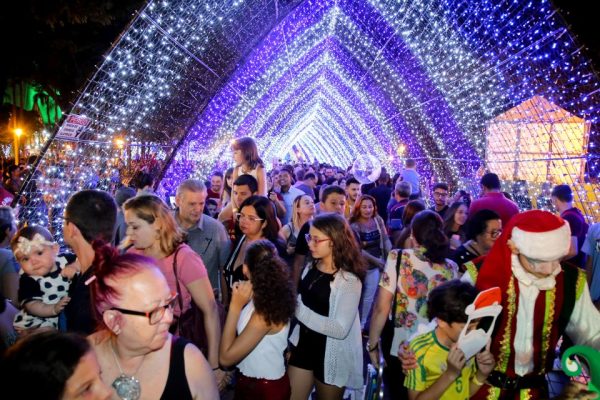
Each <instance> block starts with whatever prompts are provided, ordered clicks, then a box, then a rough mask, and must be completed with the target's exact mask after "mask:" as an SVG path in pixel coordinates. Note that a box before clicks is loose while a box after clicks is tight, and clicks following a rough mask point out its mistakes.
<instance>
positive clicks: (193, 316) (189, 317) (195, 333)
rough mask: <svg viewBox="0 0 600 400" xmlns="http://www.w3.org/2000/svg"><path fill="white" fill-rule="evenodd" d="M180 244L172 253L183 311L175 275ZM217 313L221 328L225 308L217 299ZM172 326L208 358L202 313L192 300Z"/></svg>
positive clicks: (223, 321)
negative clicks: (187, 308) (188, 307)
mask: <svg viewBox="0 0 600 400" xmlns="http://www.w3.org/2000/svg"><path fill="white" fill-rule="evenodd" d="M181 247H182V245H179V246H178V247H177V249H176V250H175V254H174V255H173V274H174V275H175V284H176V285H177V293H178V294H179V296H177V302H178V304H179V310H180V312H182V311H183V298H182V297H183V296H182V292H181V286H180V284H179V276H178V275H177V254H178V253H179V250H181ZM215 302H216V303H217V313H218V315H219V323H220V327H219V328H220V329H219V331H220V330H221V329H222V328H223V324H224V323H225V308H224V307H223V304H221V303H220V302H218V301H215ZM171 326H172V327H173V326H174V327H175V334H177V335H178V336H180V337H183V338H185V339H188V340H189V341H191V342H192V343H193V344H195V345H196V347H198V348H199V349H200V351H202V353H203V354H204V356H205V357H207V358H208V336H207V335H206V329H205V328H204V313H203V312H202V310H201V309H200V308H199V307H198V306H197V305H196V303H195V302H194V300H193V299H192V301H191V307H190V309H189V310H187V311H186V312H184V313H183V312H182V313H181V315H180V316H179V317H178V318H175V321H173V324H172V325H171Z"/></svg>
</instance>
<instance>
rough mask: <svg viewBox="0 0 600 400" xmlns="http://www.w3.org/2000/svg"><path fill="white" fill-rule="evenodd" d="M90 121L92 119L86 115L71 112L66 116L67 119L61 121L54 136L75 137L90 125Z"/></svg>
mask: <svg viewBox="0 0 600 400" xmlns="http://www.w3.org/2000/svg"><path fill="white" fill-rule="evenodd" d="M90 122H92V120H91V119H89V118H88V117H84V116H83V115H75V114H71V115H69V116H67V119H65V121H64V122H63V124H62V126H61V127H60V129H59V130H58V133H57V134H56V137H58V138H65V139H75V138H77V137H78V136H79V135H81V133H82V132H83V131H84V130H85V129H86V128H87V127H88V126H89V125H90Z"/></svg>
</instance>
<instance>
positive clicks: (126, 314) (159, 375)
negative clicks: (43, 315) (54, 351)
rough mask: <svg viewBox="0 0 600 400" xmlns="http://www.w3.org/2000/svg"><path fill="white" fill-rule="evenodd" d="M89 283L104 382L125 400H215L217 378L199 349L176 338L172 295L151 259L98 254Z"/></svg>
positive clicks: (109, 250) (106, 249)
mask: <svg viewBox="0 0 600 400" xmlns="http://www.w3.org/2000/svg"><path fill="white" fill-rule="evenodd" d="M93 270H94V275H93V276H92V278H91V279H90V280H88V284H89V286H90V290H91V293H92V304H93V307H94V310H95V312H96V316H97V321H98V322H99V324H100V328H99V330H98V331H97V332H96V333H94V334H93V335H91V336H90V337H89V340H90V342H91V343H92V346H93V347H94V350H95V351H96V354H97V357H98V362H99V364H100V370H101V371H102V380H103V381H104V383H106V384H107V385H109V386H111V387H112V388H113V396H111V397H113V398H120V399H129V400H133V399H139V398H140V397H143V398H146V399H162V400H165V399H178V400H179V399H197V398H200V399H216V398H218V390H217V386H216V383H215V378H214V374H213V373H212V372H211V370H210V366H209V364H208V362H207V361H206V359H205V358H204V356H203V355H202V353H201V352H200V350H198V348H196V347H195V346H194V345H193V344H191V343H189V342H188V341H187V340H185V339H183V338H178V337H176V336H171V334H170V333H169V326H170V325H171V322H172V321H173V305H174V303H176V301H177V293H173V291H171V289H170V288H169V285H168V284H167V281H166V279H165V277H164V275H163V274H162V272H161V271H160V269H159V267H158V265H157V264H156V261H154V260H153V259H152V258H149V257H145V256H142V255H137V254H131V253H127V254H122V255H119V254H118V252H117V251H116V249H114V248H113V247H111V246H109V245H105V246H102V247H99V248H98V249H97V250H96V256H95V258H94V265H93Z"/></svg>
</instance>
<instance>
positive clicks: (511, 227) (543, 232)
mask: <svg viewBox="0 0 600 400" xmlns="http://www.w3.org/2000/svg"><path fill="white" fill-rule="evenodd" d="M509 240H511V241H512V242H513V243H514V245H515V246H516V247H517V249H518V250H519V252H520V253H521V254H523V255H525V256H527V257H529V258H533V259H536V260H540V261H555V260H560V259H561V258H563V257H564V256H565V255H567V253H568V252H569V246H570V244H571V228H570V227H569V224H568V223H567V222H566V221H565V220H563V219H562V218H561V217H559V216H557V215H554V214H552V213H550V212H548V211H541V210H531V211H525V212H523V213H520V214H517V215H515V216H514V217H512V218H511V220H510V221H509V222H508V224H507V226H506V227H504V230H503V231H502V235H500V237H499V238H498V239H497V240H496V242H495V243H494V246H493V247H492V249H491V250H490V252H489V253H488V255H487V256H486V257H485V261H484V262H483V265H482V267H481V270H480V271H479V275H478V277H477V288H478V289H480V290H483V289H488V288H490V287H494V286H500V288H501V289H502V292H503V293H504V292H505V289H506V286H507V285H508V281H509V279H510V277H511V275H512V270H511V255H512V253H511V251H510V249H509V247H508V245H507V243H508V241H509Z"/></svg>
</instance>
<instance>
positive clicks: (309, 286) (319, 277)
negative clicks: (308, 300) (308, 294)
mask: <svg viewBox="0 0 600 400" xmlns="http://www.w3.org/2000/svg"><path fill="white" fill-rule="evenodd" d="M314 268H315V269H316V270H317V274H319V276H317V277H316V278H314V279H313V280H312V281H311V282H310V283H309V284H308V290H309V291H310V290H311V289H312V287H313V286H314V284H315V283H317V282H318V281H319V279H321V278H322V277H324V276H330V275H331V274H328V273H326V272H323V271H321V270H320V269H319V268H317V267H316V266H315V267H314ZM334 274H335V272H334Z"/></svg>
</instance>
